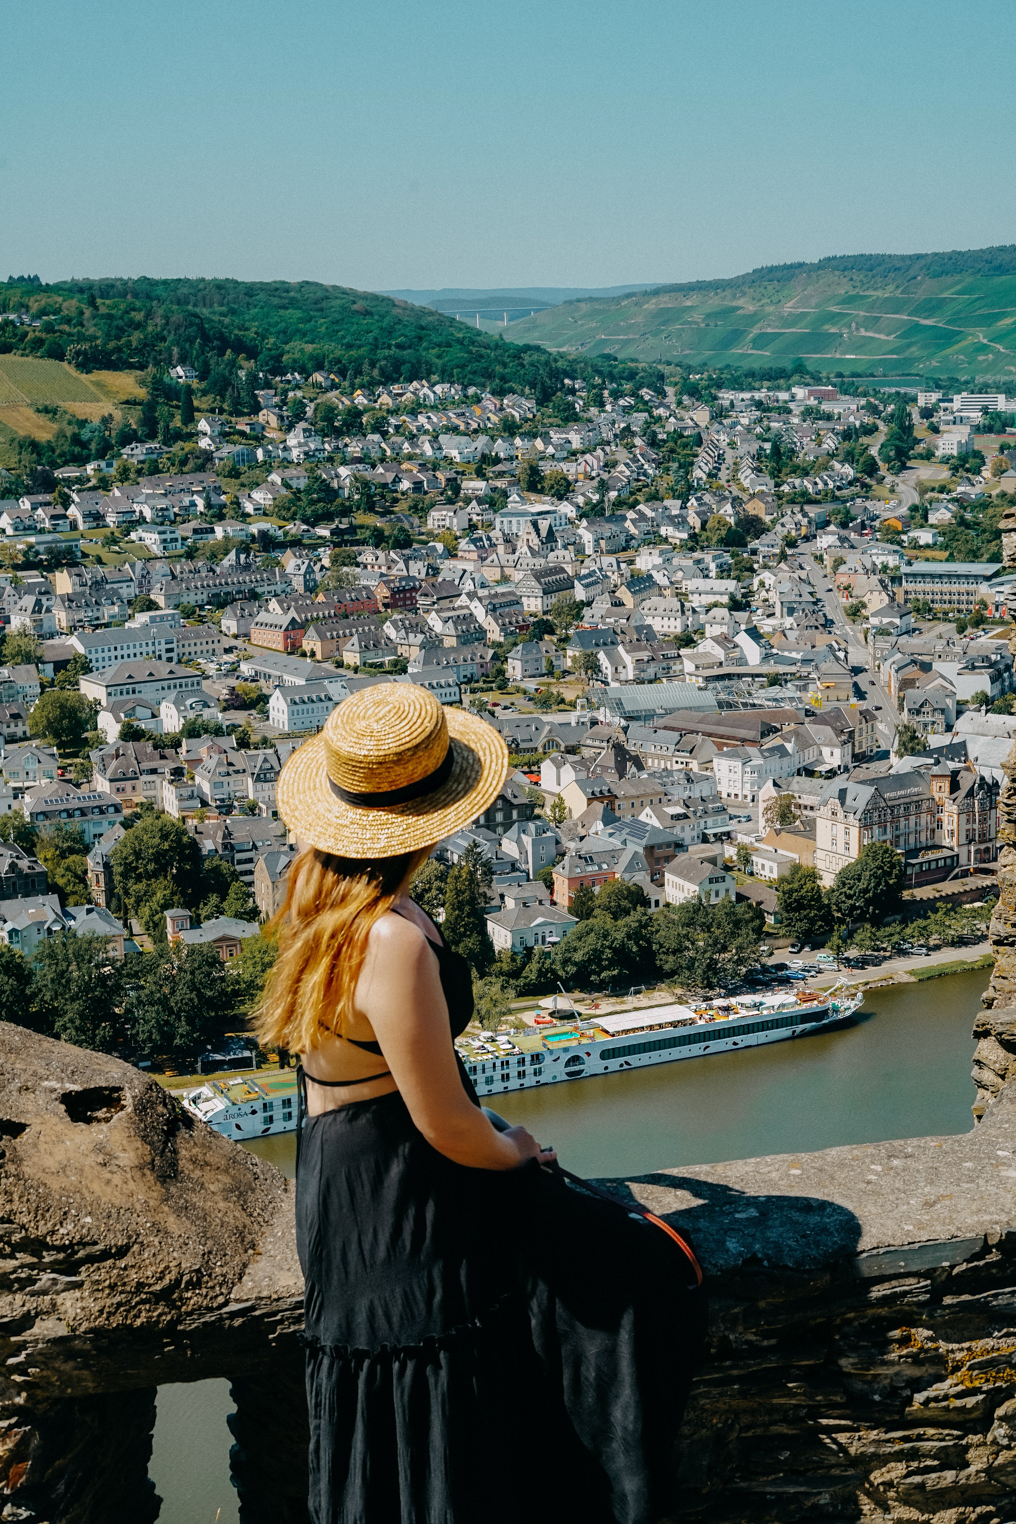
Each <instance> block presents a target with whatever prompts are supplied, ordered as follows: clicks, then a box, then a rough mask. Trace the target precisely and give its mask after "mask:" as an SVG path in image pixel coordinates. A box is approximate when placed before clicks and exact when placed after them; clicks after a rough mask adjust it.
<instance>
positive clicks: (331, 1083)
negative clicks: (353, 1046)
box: [302, 1039, 392, 1090]
mask: <svg viewBox="0 0 1016 1524" xmlns="http://www.w3.org/2000/svg"><path fill="white" fill-rule="evenodd" d="M347 1040H348V1039H347ZM359 1046H360V1044H359V1043H357V1047H359ZM364 1046H365V1047H366V1044H364ZM302 1072H303V1077H304V1079H305V1080H310V1082H311V1084H312V1085H323V1086H325V1087H327V1089H329V1090H342V1089H344V1088H345V1086H347V1085H369V1084H370V1082H371V1080H376V1079H384V1077H385V1075H387V1074H391V1072H392V1071H391V1070H390V1069H385V1070H384V1071H383V1072H382V1073H381V1074H365V1075H364V1076H363V1079H351V1080H323V1079H318V1078H317V1076H316V1075H314V1074H308V1073H307V1070H306V1069H304V1070H303V1071H302Z"/></svg>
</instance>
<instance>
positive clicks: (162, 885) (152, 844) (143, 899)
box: [110, 812, 235, 936]
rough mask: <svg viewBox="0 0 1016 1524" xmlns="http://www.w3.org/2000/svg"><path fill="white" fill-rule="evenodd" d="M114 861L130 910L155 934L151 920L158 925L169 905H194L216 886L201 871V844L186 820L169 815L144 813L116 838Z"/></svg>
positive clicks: (121, 893)
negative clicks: (188, 827)
mask: <svg viewBox="0 0 1016 1524" xmlns="http://www.w3.org/2000/svg"><path fill="white" fill-rule="evenodd" d="M110 863H111V866H112V869H113V884H114V887H115V888H116V892H117V894H118V895H119V897H120V902H121V904H122V905H123V907H124V910H125V912H126V914H127V915H128V916H132V917H137V918H138V919H139V920H140V921H141V922H142V924H143V925H144V926H145V929H146V931H148V933H149V935H150V936H151V935H154V934H155V933H154V932H153V931H152V930H151V925H154V926H155V927H156V928H157V927H158V924H159V918H160V917H161V915H162V914H163V913H164V912H165V911H166V910H170V909H172V908H174V907H175V906H177V905H179V906H182V907H184V908H185V909H192V908H194V907H195V906H196V905H197V904H198V903H199V902H200V899H201V898H203V897H204V895H203V892H202V891H204V893H207V892H209V891H211V892H214V889H215V886H214V885H211V884H207V879H206V876H205V875H203V874H202V867H201V848H200V847H199V846H198V844H197V842H196V841H195V839H194V837H193V836H191V835H190V833H189V832H188V830H187V827H186V826H185V825H184V824H183V822H182V821H180V820H174V819H173V818H172V817H171V816H169V815H157V814H155V813H154V812H152V813H151V814H146V815H143V816H142V817H141V819H140V820H138V821H137V823H136V824H135V825H134V826H133V827H132V828H131V829H130V830H129V831H128V832H127V834H126V835H125V836H124V837H122V839H121V840H120V841H118V842H117V844H116V846H115V847H114V848H113V851H112V852H111V854H110ZM226 866H227V865H226V864H225V863H223V864H222V867H223V868H225V867H226ZM234 872H235V870H234ZM226 892H227V893H228V889H227V890H226Z"/></svg>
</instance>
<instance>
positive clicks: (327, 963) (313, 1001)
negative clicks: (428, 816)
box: [254, 847, 431, 1053]
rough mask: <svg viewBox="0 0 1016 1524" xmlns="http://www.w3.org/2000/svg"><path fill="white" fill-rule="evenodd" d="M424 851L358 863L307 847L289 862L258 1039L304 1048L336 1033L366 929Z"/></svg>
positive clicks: (347, 1010) (349, 1005) (349, 1004)
mask: <svg viewBox="0 0 1016 1524" xmlns="http://www.w3.org/2000/svg"><path fill="white" fill-rule="evenodd" d="M430 851H431V849H430V847H424V848H423V849H422V850H420V851H417V852H404V853H401V854H400V855H399V856H397V857H382V858H376V859H373V860H358V859H354V858H348V857H334V856H332V855H331V853H328V852H321V851H318V849H317V848H316V847H307V848H305V849H304V850H303V851H302V852H301V853H300V854H299V855H298V856H297V857H296V858H295V859H294V862H293V865H292V867H291V868H290V870H289V873H288V875H287V879H288V892H287V894H286V903H285V904H284V906H283V907H282V909H281V911H280V912H279V914H278V915H277V916H276V917H275V918H274V920H273V921H272V927H273V928H274V929H276V930H277V933H278V939H279V956H278V958H277V960H276V962H275V966H274V968H273V969H272V972H271V975H270V977H269V980H268V984H267V987H266V989H265V993H264V995H263V997H262V999H261V1002H260V1004H259V1006H258V1008H257V1011H256V1012H255V1015H254V1029H255V1031H256V1032H257V1035H258V1038H259V1040H260V1041H261V1043H262V1044H264V1045H265V1046H267V1047H280V1048H288V1049H290V1050H291V1051H293V1052H296V1053H306V1052H307V1051H308V1050H309V1049H311V1048H313V1047H316V1046H317V1044H318V1043H319V1042H320V1041H321V1039H322V1037H324V1036H327V1035H328V1034H329V1033H335V1032H338V1033H339V1034H340V1035H341V1033H342V1029H343V1026H344V1025H345V1022H346V1021H347V1019H348V1018H349V1016H350V1014H351V1013H352V1009H353V996H354V994H355V992H356V986H357V982H358V980H359V978H360V974H361V972H362V969H363V963H364V959H365V957H366V955H367V938H368V937H369V936H370V932H371V927H372V926H374V925H375V923H376V922H377V921H379V920H380V918H381V917H382V916H383V915H385V914H386V913H387V912H388V911H389V910H390V909H391V908H392V905H393V904H394V903H395V901H396V900H397V899H398V898H399V896H400V895H401V894H402V893H403V892H404V890H405V889H406V887H407V885H408V882H409V880H410V879H411V878H412V876H413V874H414V873H415V872H416V870H417V868H419V867H420V865H421V864H422V863H424V862H425V861H426V860H427V858H428V857H429V856H430Z"/></svg>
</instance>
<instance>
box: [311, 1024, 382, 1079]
mask: <svg viewBox="0 0 1016 1524" xmlns="http://www.w3.org/2000/svg"><path fill="white" fill-rule="evenodd" d="M338 1035H339V1036H340V1037H341V1038H342V1041H343V1042H351V1043H352V1044H353V1047H354V1048H363V1050H364V1052H365V1053H376V1054H377V1056H378V1058H384V1054H383V1053H382V1051H381V1044H380V1043H379V1042H378V1041H377V1040H376V1039H375V1041H373V1042H360V1040H359V1038H357V1037H347V1036H346V1034H345V1033H344V1032H340V1033H339V1034H338ZM307 1078H308V1079H313V1078H314V1076H313V1075H312V1074H308V1076H307ZM315 1083H317V1082H316V1081H315ZM321 1083H322V1084H324V1085H327V1084H334V1081H333V1080H322V1081H321Z"/></svg>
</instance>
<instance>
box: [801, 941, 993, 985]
mask: <svg viewBox="0 0 1016 1524" xmlns="http://www.w3.org/2000/svg"><path fill="white" fill-rule="evenodd" d="M993 962H994V958H993V956H992V952H991V948H990V946H989V945H988V942H987V940H985V941H983V942H976V943H974V944H973V946H971V947H966V948H964V949H963V956H962V957H957V949H956V948H955V947H942V948H939V950H938V952H933V953H928V954H925V955H924V956H921V955H920V954H917V955H915V956H910V957H900V958H886V959H885V961H884V962H883V963H881V964H880V965H879V966H878V968H877V969H872V970H871V972H870V973H864V974H860V975H858V976H857V977H856V978H851V977H850V976H849V975H847V974H845V973H844V972H843V971H842V970H840V971H838V972H835V973H830V974H829V975H828V976H826V975H822V974H819V975H817V976H816V977H815V978H813V979H809V980H808V987H809V988H810V989H814V990H828V989H831V987H832V986H833V985H834V984H842V985H843V988H844V989H857V990H876V989H884V988H885V987H886V986H887V985H891V984H920V983H922V982H923V981H924V980H925V979H939V978H941V977H943V976H944V975H947V974H969V973H975V972H977V971H978V970H980V969H989V968H991V966H992V964H993Z"/></svg>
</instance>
